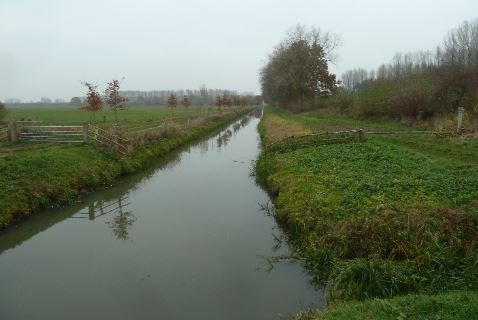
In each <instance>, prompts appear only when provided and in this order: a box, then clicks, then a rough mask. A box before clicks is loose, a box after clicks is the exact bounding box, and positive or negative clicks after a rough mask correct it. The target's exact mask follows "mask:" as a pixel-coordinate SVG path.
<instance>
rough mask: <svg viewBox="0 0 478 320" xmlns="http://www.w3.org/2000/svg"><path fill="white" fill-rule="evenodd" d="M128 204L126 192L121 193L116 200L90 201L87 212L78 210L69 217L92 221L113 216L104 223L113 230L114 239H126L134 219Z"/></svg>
mask: <svg viewBox="0 0 478 320" xmlns="http://www.w3.org/2000/svg"><path fill="white" fill-rule="evenodd" d="M129 205H130V203H129V202H128V194H121V195H120V196H119V198H117V199H116V200H110V201H104V200H100V201H96V202H91V203H90V204H89V205H88V212H80V213H78V214H76V215H74V216H72V217H71V218H73V219H89V220H92V221H94V220H96V219H98V218H99V217H102V216H106V215H109V216H113V219H112V220H111V221H108V222H106V224H107V225H108V226H109V227H110V228H111V229H112V230H113V234H114V235H115V237H116V239H118V240H128V239H129V232H130V231H131V227H132V225H133V224H134V222H135V221H136V217H135V216H134V214H133V213H132V211H130V210H128V206H129ZM86 215H88V216H86Z"/></svg>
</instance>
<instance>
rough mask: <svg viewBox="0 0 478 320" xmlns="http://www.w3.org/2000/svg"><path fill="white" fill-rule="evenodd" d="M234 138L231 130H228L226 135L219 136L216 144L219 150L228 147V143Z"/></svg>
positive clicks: (225, 132)
mask: <svg viewBox="0 0 478 320" xmlns="http://www.w3.org/2000/svg"><path fill="white" fill-rule="evenodd" d="M231 137H232V131H231V130H230V129H227V130H226V131H224V133H222V134H219V136H218V137H217V140H216V144H217V147H218V148H221V147H222V146H227V143H228V142H229V140H230V139H231Z"/></svg>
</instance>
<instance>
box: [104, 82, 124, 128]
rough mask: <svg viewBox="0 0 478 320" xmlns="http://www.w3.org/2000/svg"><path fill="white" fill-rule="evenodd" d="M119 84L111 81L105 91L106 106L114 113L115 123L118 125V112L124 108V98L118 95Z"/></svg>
mask: <svg viewBox="0 0 478 320" xmlns="http://www.w3.org/2000/svg"><path fill="white" fill-rule="evenodd" d="M120 84H121V82H120V81H119V80H111V81H110V82H108V85H107V87H106V90H105V96H106V104H107V105H108V106H109V107H110V109H111V110H113V111H114V113H115V122H116V123H118V111H119V110H123V108H124V107H125V104H124V103H125V102H126V98H123V97H122V96H121V95H120V93H119V88H120Z"/></svg>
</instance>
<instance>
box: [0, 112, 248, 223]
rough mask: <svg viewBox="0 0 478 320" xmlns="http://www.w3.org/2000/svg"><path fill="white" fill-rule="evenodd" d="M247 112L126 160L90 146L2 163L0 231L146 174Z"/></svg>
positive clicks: (36, 152)
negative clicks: (149, 167)
mask: <svg viewBox="0 0 478 320" xmlns="http://www.w3.org/2000/svg"><path fill="white" fill-rule="evenodd" d="M245 112H246V111H242V112H241V113H232V114H228V115H225V116H223V117H217V118H216V119H215V121H213V122H210V123H205V124H203V125H201V126H199V127H197V128H194V129H190V130H187V131H185V132H182V133H181V134H179V135H177V136H174V137H171V138H160V139H157V140H156V141H154V142H150V143H148V144H147V145H145V146H142V147H139V148H137V149H136V150H135V151H134V152H133V153H131V154H130V155H128V156H127V157H125V158H118V157H115V156H114V155H112V154H110V153H107V152H100V151H98V150H96V149H95V148H93V147H92V146H90V145H79V146H78V145H62V146H60V145H53V146H49V147H44V148H39V149H32V150H25V151H19V152H15V153H13V154H11V155H8V156H5V157H1V158H0V229H1V228H5V227H7V226H9V225H11V224H12V223H13V222H14V221H17V220H20V219H21V218H24V217H26V216H28V215H30V214H32V213H34V212H35V211H38V210H39V209H41V208H44V207H46V206H52V205H53V206H55V205H64V204H68V203H69V202H71V201H74V200H75V199H76V198H77V196H78V195H79V194H81V193H84V192H88V191H92V190H95V189H97V188H100V187H103V186H108V185H110V184H111V183H112V181H113V180H114V179H115V178H117V177H119V176H121V175H124V174H127V173H131V172H133V171H136V170H139V169H141V168H143V167H144V166H146V165H147V164H148V163H149V162H150V161H151V160H153V159H155V158H157V157H160V156H161V155H164V154H165V153H167V152H168V151H171V150H172V149H174V148H176V147H178V146H180V145H182V144H185V143H187V142H190V141H193V140H195V139H198V138H201V137H203V136H204V135H206V134H208V133H211V132H213V131H214V130H216V129H218V128H220V127H222V126H224V125H226V124H228V123H230V122H231V121H232V120H234V119H235V118H237V117H238V116H239V115H241V114H244V113H245Z"/></svg>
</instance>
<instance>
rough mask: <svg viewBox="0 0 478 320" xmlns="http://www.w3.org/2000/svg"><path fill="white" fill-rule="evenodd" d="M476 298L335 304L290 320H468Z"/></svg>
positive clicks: (456, 295) (477, 311) (477, 310)
mask: <svg viewBox="0 0 478 320" xmlns="http://www.w3.org/2000/svg"><path fill="white" fill-rule="evenodd" d="M477 315H478V295H477V294H474V293H471V292H450V293H444V294H439V295H409V296H404V297H397V298H393V299H373V300H368V301H365V302H353V303H346V304H344V303H341V304H340V303H339V304H337V305H335V306H332V307H330V308H328V309H327V310H325V311H323V312H320V311H314V310H311V311H306V312H302V313H300V314H298V315H296V316H294V317H292V318H291V319H292V320H318V319H321V320H351V319H356V320H358V319H363V320H397V319H409V320H428V319H440V320H471V319H477V317H478V316H477Z"/></svg>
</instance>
